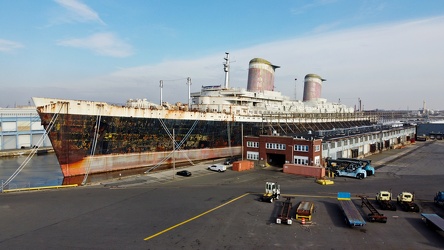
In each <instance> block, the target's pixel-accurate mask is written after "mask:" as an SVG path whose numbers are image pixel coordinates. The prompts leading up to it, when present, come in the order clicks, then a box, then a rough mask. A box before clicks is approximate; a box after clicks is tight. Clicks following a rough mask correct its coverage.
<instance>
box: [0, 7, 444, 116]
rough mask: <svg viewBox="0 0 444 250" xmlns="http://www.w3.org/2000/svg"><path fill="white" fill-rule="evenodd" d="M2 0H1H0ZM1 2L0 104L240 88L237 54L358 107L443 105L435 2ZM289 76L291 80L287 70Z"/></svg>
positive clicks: (443, 22)
mask: <svg viewBox="0 0 444 250" xmlns="http://www.w3.org/2000/svg"><path fill="white" fill-rule="evenodd" d="M0 1H1V0H0ZM1 6H2V7H1V8H0V30H1V32H0V67H1V71H0V72H1V73H0V88H1V91H0V107H1V108H5V107H14V106H15V105H27V104H28V102H30V101H31V104H32V97H33V96H38V97H54V98H66V99H79V100H94V101H106V102H110V103H125V102H126V100H127V99H130V98H132V99H136V98H146V99H148V100H149V101H151V102H154V103H159V101H160V88H159V81H160V80H163V81H164V88H163V100H164V101H167V102H170V103H176V102H183V103H186V102H187V97H188V86H187V85H186V78H187V77H190V78H191V81H192V85H191V91H192V92H198V91H200V88H201V86H202V85H219V84H223V83H224V72H223V65H222V63H223V62H224V60H223V58H224V56H225V52H229V53H230V59H231V64H230V65H231V71H230V72H231V74H230V85H231V86H233V87H239V88H246V87H247V77H248V63H249V61H250V60H251V59H253V58H263V59H265V60H267V61H270V62H271V63H272V64H275V65H279V66H280V68H278V69H276V73H275V90H276V91H280V92H283V93H284V95H286V96H289V97H291V98H292V99H294V98H296V99H298V100H301V99H302V95H303V82H304V77H305V75H307V74H310V73H315V74H318V75H320V76H321V77H323V78H325V79H327V81H325V82H324V84H323V88H322V97H323V98H326V99H327V100H328V101H329V102H335V103H337V102H340V103H343V104H346V105H347V106H350V107H357V106H358V105H359V100H361V103H362V106H363V108H364V109H365V110H371V109H390V110H417V109H422V107H423V103H424V102H425V104H426V108H427V109H432V110H444V98H443V97H442V96H443V94H442V90H443V89H444V87H443V85H444V81H443V80H442V76H441V72H442V68H443V66H444V50H443V45H442V44H444V32H443V31H444V1H441V0H431V1H419V0H411V1H403V0H393V1H382V0H381V1H378V0H375V1H352V0H315V1H292V0H283V1H275V2H273V1H264V0H255V1H253V0H241V1H234V0H227V1H217V2H216V1H196V0H190V1H160V0H153V1H151V0H148V1H136V0H129V1H118V0H94V1H93V0H39V1H29V0H15V1H6V0H3V1H1ZM295 79H297V80H295Z"/></svg>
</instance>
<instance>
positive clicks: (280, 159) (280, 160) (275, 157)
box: [267, 154, 285, 168]
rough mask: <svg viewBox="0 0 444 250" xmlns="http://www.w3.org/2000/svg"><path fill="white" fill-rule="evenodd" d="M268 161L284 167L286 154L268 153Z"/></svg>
mask: <svg viewBox="0 0 444 250" xmlns="http://www.w3.org/2000/svg"><path fill="white" fill-rule="evenodd" d="M267 162H268V164H270V165H271V166H274V167H281V168H282V167H284V164H285V155H284V154H267Z"/></svg>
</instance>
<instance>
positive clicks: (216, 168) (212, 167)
mask: <svg viewBox="0 0 444 250" xmlns="http://www.w3.org/2000/svg"><path fill="white" fill-rule="evenodd" d="M208 169H209V170H213V171H217V172H225V171H226V170H227V166H225V165H220V164H213V165H210V166H208Z"/></svg>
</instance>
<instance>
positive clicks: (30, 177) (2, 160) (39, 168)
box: [0, 154, 64, 189]
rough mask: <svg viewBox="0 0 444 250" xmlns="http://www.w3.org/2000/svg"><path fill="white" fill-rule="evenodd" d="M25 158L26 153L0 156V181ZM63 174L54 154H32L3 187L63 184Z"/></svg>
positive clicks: (6, 178) (9, 175) (8, 176)
mask: <svg viewBox="0 0 444 250" xmlns="http://www.w3.org/2000/svg"><path fill="white" fill-rule="evenodd" d="M26 160H27V155H21V156H15V157H0V181H1V182H2V183H5V182H6V181H7V180H8V179H9V178H10V177H11V176H12V175H13V174H14V172H16V171H17V169H19V168H20V166H21V165H22V164H23V163H24V162H25V161H26ZM63 179H64V178H63V174H62V171H61V170H60V166H59V163H58V161H57V158H56V156H55V154H46V155H34V156H33V157H32V158H30V159H29V160H28V163H27V164H26V165H25V166H24V168H23V169H22V170H21V171H20V172H19V173H18V174H17V176H16V177H15V178H14V179H12V181H10V182H9V186H7V187H5V189H14V188H25V187H42V186H55V185H62V184H63Z"/></svg>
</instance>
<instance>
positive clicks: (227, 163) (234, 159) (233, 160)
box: [224, 157, 238, 165]
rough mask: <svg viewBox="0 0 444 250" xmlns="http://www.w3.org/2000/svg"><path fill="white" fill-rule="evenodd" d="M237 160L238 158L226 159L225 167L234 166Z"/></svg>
mask: <svg viewBox="0 0 444 250" xmlns="http://www.w3.org/2000/svg"><path fill="white" fill-rule="evenodd" d="M237 160H238V158H237V157H230V158H227V159H225V161H224V165H231V164H233V162H235V161H237Z"/></svg>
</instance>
